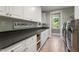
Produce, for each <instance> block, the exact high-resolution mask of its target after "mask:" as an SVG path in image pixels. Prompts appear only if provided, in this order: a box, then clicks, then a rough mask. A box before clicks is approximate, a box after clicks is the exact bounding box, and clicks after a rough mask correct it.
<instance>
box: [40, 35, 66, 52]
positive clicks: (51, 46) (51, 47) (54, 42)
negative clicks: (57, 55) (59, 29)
mask: <svg viewBox="0 0 79 59" xmlns="http://www.w3.org/2000/svg"><path fill="white" fill-rule="evenodd" d="M40 52H65V48H64V42H63V40H62V39H61V38H60V37H58V36H53V37H51V38H49V39H48V40H47V42H46V43H45V45H44V46H43V48H42V49H41V50H40Z"/></svg>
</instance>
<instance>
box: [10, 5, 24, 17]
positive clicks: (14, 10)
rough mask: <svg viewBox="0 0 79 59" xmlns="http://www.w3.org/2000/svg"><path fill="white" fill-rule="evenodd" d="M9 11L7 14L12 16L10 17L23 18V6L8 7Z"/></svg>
mask: <svg viewBox="0 0 79 59" xmlns="http://www.w3.org/2000/svg"><path fill="white" fill-rule="evenodd" d="M9 9H10V10H9V13H10V14H12V15H11V16H13V17H19V18H23V16H24V13H23V11H24V9H23V6H10V7H9Z"/></svg>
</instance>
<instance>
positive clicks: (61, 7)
mask: <svg viewBox="0 0 79 59" xmlns="http://www.w3.org/2000/svg"><path fill="white" fill-rule="evenodd" d="M69 7H73V6H41V8H42V11H53V10H60V9H65V8H69Z"/></svg>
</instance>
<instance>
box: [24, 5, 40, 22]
mask: <svg viewBox="0 0 79 59" xmlns="http://www.w3.org/2000/svg"><path fill="white" fill-rule="evenodd" d="M24 18H25V19H27V20H31V21H36V22H40V21H41V8H40V7H36V6H25V7H24Z"/></svg>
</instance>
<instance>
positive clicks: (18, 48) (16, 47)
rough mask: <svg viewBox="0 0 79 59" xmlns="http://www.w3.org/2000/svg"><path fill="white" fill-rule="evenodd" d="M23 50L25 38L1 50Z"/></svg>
mask: <svg viewBox="0 0 79 59" xmlns="http://www.w3.org/2000/svg"><path fill="white" fill-rule="evenodd" d="M24 50H25V40H24V41H21V42H19V43H17V44H14V45H12V46H10V47H7V48H5V49H2V50H1V52H24Z"/></svg>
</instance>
